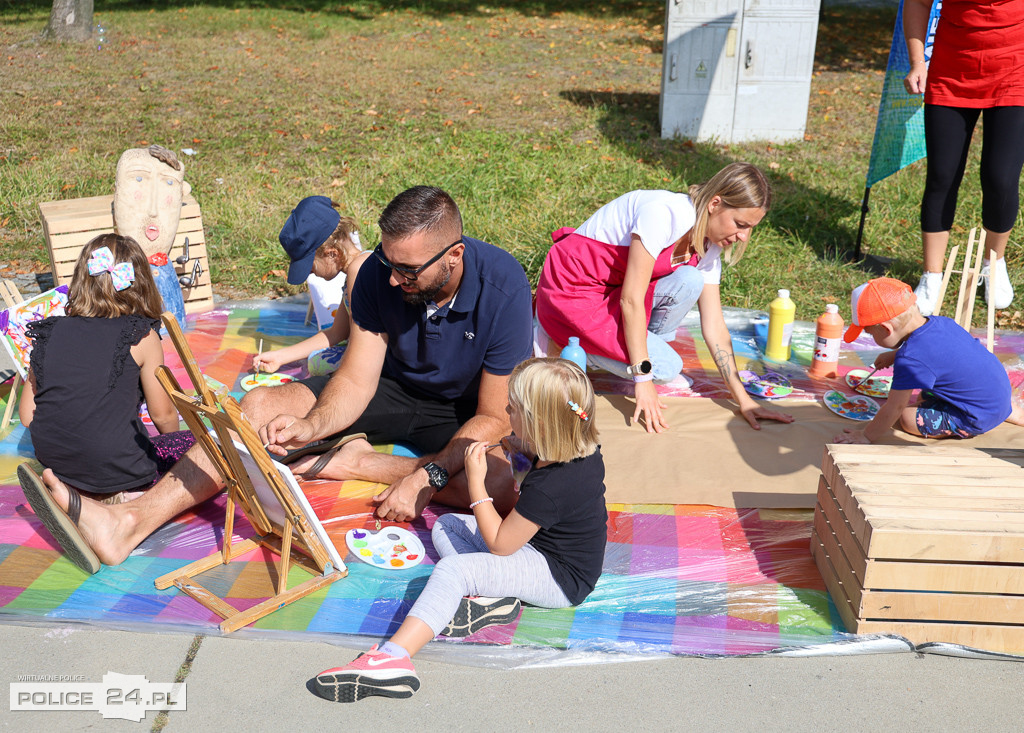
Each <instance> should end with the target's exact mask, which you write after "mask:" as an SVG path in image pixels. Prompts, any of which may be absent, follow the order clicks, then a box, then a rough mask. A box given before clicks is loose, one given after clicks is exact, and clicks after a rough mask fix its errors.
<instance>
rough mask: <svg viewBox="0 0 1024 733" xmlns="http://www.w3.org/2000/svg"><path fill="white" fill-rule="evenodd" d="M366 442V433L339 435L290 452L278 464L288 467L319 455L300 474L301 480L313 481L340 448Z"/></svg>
mask: <svg viewBox="0 0 1024 733" xmlns="http://www.w3.org/2000/svg"><path fill="white" fill-rule="evenodd" d="M360 439H362V440H366V433H352V434H351V435H340V436H338V437H336V438H328V439H327V440H322V441H320V442H319V443H310V444H309V445H306V446H303V447H302V448H299V449H297V450H294V451H292V452H291V453H289V454H288V455H286V456H284V457H283V458H281V459H279V462H280V463H283V464H284V465H286V466H287V465H289V464H291V463H294V462H295V461H297V460H299V459H300V458H302V457H303V456H308V455H314V454H317V453H320V454H321V456H320V457H319V458H317V459H316V462H314V463H313V465H312V466H310V467H309V469H308V470H306V471H305V472H304V473H302V474H301V476H302V478H304V479H306V480H309V479H314V478H316V477H317V476H319V475H320V472H321V471H323V470H324V468H326V467H327V464H328V463H330V462H331V459H332V458H334V454H335V453H337V452H338V451H339V450H340V449H341V447H342V446H344V445H346V444H348V443H351V442H352V441H353V440H360Z"/></svg>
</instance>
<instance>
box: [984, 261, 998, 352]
mask: <svg viewBox="0 0 1024 733" xmlns="http://www.w3.org/2000/svg"><path fill="white" fill-rule="evenodd" d="M995 261H996V251H995V250H994V249H990V250H989V251H988V331H987V333H986V336H987V338H988V340H987V341H986V343H987V344H988V350H989V353H991V354H994V353H996V343H995V338H996V333H995V328H996V299H995V298H994V297H993V293H992V263H993V262H995Z"/></svg>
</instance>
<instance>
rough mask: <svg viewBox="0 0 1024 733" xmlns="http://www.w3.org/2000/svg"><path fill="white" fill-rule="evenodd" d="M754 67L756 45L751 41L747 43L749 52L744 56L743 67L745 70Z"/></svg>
mask: <svg viewBox="0 0 1024 733" xmlns="http://www.w3.org/2000/svg"><path fill="white" fill-rule="evenodd" d="M753 65H754V44H752V43H751V42H750V41H747V52H746V54H744V56H743V66H744V68H747V69H749V68H750V67H751V66H753Z"/></svg>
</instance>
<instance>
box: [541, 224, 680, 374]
mask: <svg viewBox="0 0 1024 733" xmlns="http://www.w3.org/2000/svg"><path fill="white" fill-rule="evenodd" d="M551 238H552V239H553V240H554V242H555V243H554V245H553V246H552V247H551V249H550V250H549V251H548V255H547V258H546V259H545V260H544V269H543V270H542V271H541V274H540V281H539V282H538V283H537V303H536V308H537V318H538V320H539V321H540V325H541V326H542V327H543V328H544V330H545V331H546V332H547V334H548V336H550V337H551V338H552V339H553V340H554V341H555V343H557V344H559V345H560V346H564V345H565V344H567V343H569V337H570V336H579V338H580V345H581V346H582V347H583V350H584V351H586V352H587V353H588V354H597V355H599V356H604V357H607V358H609V359H615V360H616V361H621V362H625V363H627V364H628V363H629V353H628V352H627V350H626V334H625V332H624V330H623V328H622V306H621V305H620V302H619V299H620V298H621V296H622V282H623V280H624V279H625V277H626V262H627V260H628V259H629V247H620V246H617V245H613V244H608V243H606V242H599V241H597V240H596V239H590V238H589V237H584V236H582V235H580V234H576V233H575V232H574V230H573V229H571V228H569V227H565V228H563V229H559V230H558V231H555V232H553V233H552V234H551ZM672 251H673V248H672V247H667V248H666V249H664V250H663V251H662V252H661V254H660V255H659V256H658V258H657V260H655V262H654V272H653V273H652V274H651V284H650V285H649V286H648V287H647V293H646V294H645V295H644V312H645V313H646V318H647V320H650V318H651V306H652V303H653V301H654V286H655V285H656V284H657V281H658V280H659V279H661V278H663V277H665V276H666V275H670V274H671V273H672V272H673V271H674V270H675V269H676V268H677V267H680V265H675V266H673V265H672ZM696 262H697V260H696V256H694V258H693V259H691V260H690V262H687V263H685V264H686V265H695V264H696Z"/></svg>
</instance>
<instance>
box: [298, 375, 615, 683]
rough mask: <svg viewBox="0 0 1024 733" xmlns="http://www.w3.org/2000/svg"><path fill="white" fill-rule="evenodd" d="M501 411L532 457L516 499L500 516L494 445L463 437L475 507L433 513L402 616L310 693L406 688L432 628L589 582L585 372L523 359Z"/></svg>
mask: <svg viewBox="0 0 1024 733" xmlns="http://www.w3.org/2000/svg"><path fill="white" fill-rule="evenodd" d="M507 411H508V415H509V420H510V422H511V424H512V431H513V434H512V436H510V437H509V439H506V440H504V441H502V442H503V444H504V445H505V447H506V448H509V447H511V445H515V446H516V448H517V449H518V452H519V453H520V454H521V455H522V456H524V457H525V459H526V460H527V462H528V465H529V467H530V469H529V472H528V473H527V474H526V476H525V478H524V479H523V480H522V484H521V488H520V495H519V499H518V502H517V504H516V506H515V508H514V509H512V511H511V512H509V514H508V515H507V516H505V517H502V516H500V515H499V514H498V512H497V510H496V509H495V508H494V502H493V499H492V498H491V497H490V496H488V494H487V489H486V488H485V483H484V478H485V476H486V474H487V461H486V454H487V451H488V450H489V449H492V448H496V446H488V445H486V444H484V443H473V444H472V445H470V446H469V447H468V448H467V449H466V476H467V478H468V481H469V495H470V505H469V506H470V509H471V510H472V511H473V515H472V516H469V515H465V514H446V515H444V516H441V517H439V518H438V520H437V521H436V522H435V523H434V528H433V532H432V535H431V537H432V539H433V543H434V547H435V548H436V549H437V551H438V553H439V554H440V556H441V559H440V560H439V561H438V563H437V565H436V566H435V568H434V571H433V573H432V574H431V576H430V579H429V580H428V582H427V585H426V587H425V588H424V589H423V592H422V593H421V594H420V597H419V598H418V599H417V600H416V603H415V605H413V607H412V609H411V610H410V611H409V615H408V616H407V617H406V619H405V621H403V622H402V625H401V627H399V629H398V631H397V632H396V633H395V635H394V636H392V637H391V639H390V640H389V641H387V642H384V643H383V644H380V645H375V646H374V647H373V648H371V649H370V650H369V651H368V652H366V653H364V654H361V655H360V656H359V657H357V658H356V659H355V660H354V661H353V662H351V663H350V664H348V665H347V666H345V667H338V668H334V669H329V670H326V671H324V672H321V673H320V674H319V675H317V676H316V678H315V679H314V680H312V689H313V690H314V691H315V692H316V694H318V695H319V696H321V697H324V698H326V699H328V700H334V701H337V702H353V701H355V700H359V699H362V698H363V697H366V696H369V695H382V696H385V697H409V696H411V695H412V694H413V693H414V692H415V691H416V690H418V689H419V686H420V682H419V677H418V676H417V675H416V670H415V668H414V667H413V665H412V661H411V660H410V657H411V656H412V655H414V654H416V652H418V651H419V650H420V649H422V648H423V646H424V645H425V644H426V643H427V642H429V641H430V640H431V639H433V638H434V637H435V636H436V635H438V634H443V635H445V636H458V637H464V636H469V635H471V634H475V633H477V632H479V631H481V630H482V629H485V628H486V627H488V626H494V625H496V624H508V623H511V622H512V621H514V620H515V619H516V618H518V616H519V612H520V600H522V601H525V602H526V603H529V604H531V605H534V606H540V607H544V608H565V607H567V606H573V605H576V604H578V603H581V602H582V601H583V600H584V599H585V598H586V597H587V595H588V594H589V593H590V592H591V591H592V590H593V589H594V585H595V584H596V583H597V579H598V577H599V576H600V574H601V567H602V563H603V560H604V549H605V542H606V539H607V521H608V514H607V512H606V510H605V504H604V461H603V459H602V457H601V451H600V448H599V446H598V443H597V440H598V433H597V426H596V425H595V420H594V389H593V387H592V386H591V384H590V380H589V379H587V376H586V374H584V373H583V371H582V370H580V368H579V367H578V366H576V365H575V364H573V363H572V362H570V361H567V360H565V359H554V358H544V359H529V360H527V361H524V362H522V363H521V364H519V365H518V366H517V367H516V368H515V369H514V370H513V372H512V375H511V377H510V379H509V405H508V408H507Z"/></svg>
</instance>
